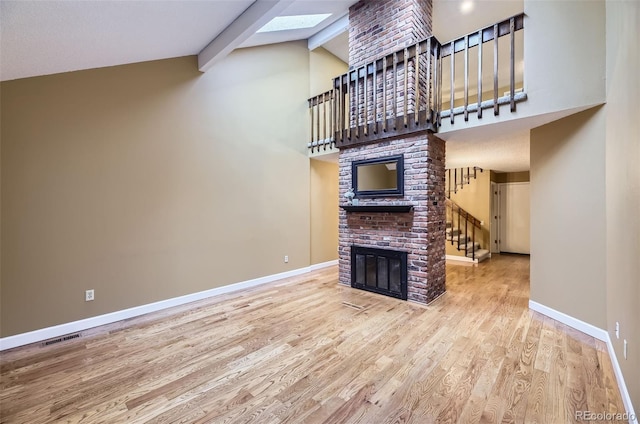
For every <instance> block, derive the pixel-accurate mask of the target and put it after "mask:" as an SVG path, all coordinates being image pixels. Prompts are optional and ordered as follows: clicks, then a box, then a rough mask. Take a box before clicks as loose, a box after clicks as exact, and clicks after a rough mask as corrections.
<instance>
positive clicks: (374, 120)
mask: <svg viewBox="0 0 640 424" xmlns="http://www.w3.org/2000/svg"><path fill="white" fill-rule="evenodd" d="M571 3H572V2H560V3H557V2H535V1H525V3H524V5H525V8H524V9H525V10H524V13H521V14H518V15H515V16H512V17H509V18H507V19H504V20H501V21H499V22H495V23H493V24H491V25H488V26H486V27H483V28H479V29H478V30H476V31H473V32H470V33H468V34H465V35H462V36H460V37H458V38H456V39H453V40H451V41H447V42H444V43H443V42H440V41H439V40H438V39H436V38H435V37H433V36H432V37H429V38H427V39H425V40H422V41H420V42H418V43H416V44H414V45H411V46H408V47H406V48H404V49H401V50H398V51H396V52H393V53H391V54H388V55H386V56H383V57H379V58H376V59H375V60H373V61H371V62H370V63H367V64H365V65H363V66H361V67H359V68H352V69H350V70H349V71H348V72H346V73H344V74H342V75H339V76H337V77H335V78H334V79H333V84H332V88H331V89H330V90H329V91H327V92H325V93H322V94H320V95H316V96H313V97H311V98H310V99H309V100H308V102H309V111H310V112H309V116H310V124H311V126H310V136H309V138H310V139H309V140H308V147H309V148H310V153H311V154H312V155H315V154H318V152H321V154H324V153H326V152H331V151H335V149H340V148H344V147H349V146H352V145H358V144H366V143H370V142H375V141H378V140H383V139H387V138H394V137H402V136H405V135H408V134H413V133H420V132H426V131H432V132H437V133H439V135H440V137H442V138H444V139H447V138H448V135H449V134H453V133H456V132H458V131H464V130H470V129H473V128H475V127H480V126H487V125H492V124H505V123H509V125H510V126H511V127H513V126H516V127H521V129H524V128H533V127H535V126H538V125H542V124H544V123H547V122H550V121H552V120H554V119H558V118H560V117H562V116H566V115H569V114H572V113H575V112H577V111H580V110H584V109H586V108H588V107H592V106H594V105H596V104H599V103H602V102H604V100H605V90H604V63H605V60H604V59H605V56H604V55H605V50H604V41H603V40H604V22H603V19H602V14H604V10H600V9H603V6H602V5H601V4H600V3H599V2H593V3H589V4H585V3H584V2H581V3H580V4H571ZM585 28H589V31H585Z"/></svg>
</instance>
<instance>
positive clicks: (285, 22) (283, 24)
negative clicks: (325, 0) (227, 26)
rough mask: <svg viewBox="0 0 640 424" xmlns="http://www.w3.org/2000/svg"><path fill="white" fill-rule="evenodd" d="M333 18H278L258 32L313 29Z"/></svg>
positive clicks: (304, 16) (311, 16) (324, 14)
mask: <svg viewBox="0 0 640 424" xmlns="http://www.w3.org/2000/svg"><path fill="white" fill-rule="evenodd" d="M329 16H331V13H322V14H317V15H296V16H276V17H275V18H273V19H271V20H270V21H269V22H267V24H266V25H265V26H263V27H262V28H260V29H259V30H258V31H257V32H274V31H288V30H292V29H305V28H313V27H314V26H316V25H318V24H319V23H320V22H322V21H324V20H325V19H327V18H328V17H329Z"/></svg>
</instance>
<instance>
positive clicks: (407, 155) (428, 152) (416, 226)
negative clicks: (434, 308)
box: [339, 0, 446, 304]
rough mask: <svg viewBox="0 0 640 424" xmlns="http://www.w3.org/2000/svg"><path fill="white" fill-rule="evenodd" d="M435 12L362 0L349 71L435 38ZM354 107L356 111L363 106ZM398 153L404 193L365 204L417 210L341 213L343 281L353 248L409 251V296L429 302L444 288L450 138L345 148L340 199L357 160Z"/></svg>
mask: <svg viewBox="0 0 640 424" xmlns="http://www.w3.org/2000/svg"><path fill="white" fill-rule="evenodd" d="M431 10H432V9H431V1H430V0H362V1H360V2H358V3H356V4H355V5H353V6H351V8H350V9H349V66H350V69H355V68H358V67H361V66H363V65H365V64H366V63H369V62H372V61H373V60H375V59H378V58H380V57H382V56H383V55H386V54H390V53H393V52H395V51H397V50H401V49H403V48H404V47H409V46H411V45H414V44H415V43H416V42H418V41H421V40H424V39H426V38H427V37H428V36H430V35H431ZM410 85H411V84H410ZM410 89H411V88H410ZM408 95H409V96H411V95H413V94H412V93H411V92H409V93H408ZM352 97H355V96H352ZM401 101H404V99H401ZM351 107H352V110H357V108H358V107H359V106H357V105H355V104H352V105H351ZM352 115H355V116H359V114H358V113H353V114H352ZM352 119H360V120H361V118H360V117H358V118H352ZM369 119H373V117H369ZM361 123H362V122H361ZM397 154H402V155H404V163H405V165H404V185H405V187H404V197H403V198H400V199H398V198H382V197H381V198H374V199H361V200H360V204H361V205H362V204H369V203H372V204H398V203H404V204H411V205H412V206H413V211H412V212H411V213H408V214H393V213H379V214H373V213H362V212H359V213H349V214H347V213H346V212H345V211H344V210H340V224H339V264H340V265H339V267H340V274H339V280H340V283H342V284H346V285H350V284H351V258H350V254H351V246H353V245H359V246H365V247H367V246H368V247H374V248H382V249H392V250H402V251H406V252H407V253H408V270H407V272H408V287H407V288H408V300H411V301H415V302H418V303H423V304H426V303H429V302H431V301H433V300H434V299H436V298H437V297H438V296H440V295H441V294H443V293H444V292H445V220H446V217H445V214H446V211H445V185H444V180H445V143H444V141H443V140H441V139H439V138H438V137H436V136H435V135H434V134H432V133H421V134H419V135H411V136H407V137H403V138H395V139H390V140H384V139H383V140H381V141H380V142H377V143H370V144H365V145H357V146H352V147H347V148H341V150H340V156H339V168H340V177H339V188H340V196H341V199H340V203H341V204H343V203H344V198H343V197H342V196H343V194H344V193H345V192H347V190H349V188H350V187H351V184H352V179H351V178H352V176H351V162H352V161H354V160H360V159H373V158H380V157H385V156H391V155H397Z"/></svg>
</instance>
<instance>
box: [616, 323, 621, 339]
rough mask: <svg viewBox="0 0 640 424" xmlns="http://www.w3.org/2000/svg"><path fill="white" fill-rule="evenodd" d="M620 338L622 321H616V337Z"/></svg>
mask: <svg viewBox="0 0 640 424" xmlns="http://www.w3.org/2000/svg"><path fill="white" fill-rule="evenodd" d="M619 338H620V323H619V322H618V321H616V339H619Z"/></svg>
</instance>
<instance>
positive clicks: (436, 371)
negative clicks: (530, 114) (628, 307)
mask: <svg viewBox="0 0 640 424" xmlns="http://www.w3.org/2000/svg"><path fill="white" fill-rule="evenodd" d="M528 278H529V260H528V258H527V257H519V256H497V257H496V256H494V258H493V259H491V260H489V261H487V262H485V263H483V264H481V266H477V267H474V266H463V265H447V289H448V291H447V293H446V294H445V295H444V296H442V297H441V298H439V299H438V300H436V301H435V302H434V303H433V304H432V305H430V306H428V307H424V306H420V305H416V304H412V303H407V302H403V301H399V300H395V299H392V298H388V297H384V296H380V295H375V294H371V293H367V292H364V291H358V290H354V289H351V288H348V287H341V286H338V284H337V269H336V267H333V268H328V269H325V270H322V271H317V272H313V273H310V274H305V275H303V276H300V277H295V278H290V279H287V280H282V281H280V282H277V283H272V284H269V285H265V286H262V287H259V288H256V289H252V290H247V291H243V292H238V293H235V294H229V295H225V296H221V297H217V298H214V299H209V300H205V301H201V302H197V303H193V304H190V305H185V306H183V307H179V308H174V309H172V310H170V311H163V312H162V313H156V314H150V315H147V316H144V317H139V318H136V319H132V320H129V321H128V322H122V323H118V324H113V325H110V326H106V327H102V328H99V329H96V330H93V331H87V332H84V334H83V337H82V338H79V339H75V340H71V341H68V342H64V343H61V344H58V345H52V346H49V347H41V346H26V347H22V348H18V349H14V350H11V351H6V352H3V353H2V359H1V365H2V378H1V382H0V384H1V386H0V387H1V389H2V393H1V394H0V407H1V412H0V417H1V418H0V421H1V422H3V423H45V422H70V423H76V422H82V423H141V422H149V423H165V422H167V423H168V422H181V423H227V422H229V423H261V424H262V423H367V424H369V423H405V422H407V423H421V424H422V423H454V422H460V423H497V422H511V423H525V422H526V423H534V422H535V423H569V422H575V421H576V415H575V412H576V411H587V410H588V411H591V412H594V413H602V412H624V407H623V405H622V401H621V397H620V394H619V391H618V388H617V385H616V380H615V376H614V374H613V371H612V366H611V362H610V359H609V356H608V354H607V350H606V347H605V345H604V344H603V343H602V342H600V341H597V340H594V339H593V338H591V337H589V336H586V335H584V334H582V333H580V332H578V331H575V330H572V329H571V328H569V327H566V326H564V325H562V324H560V323H558V322H555V321H553V320H551V319H549V318H547V317H544V316H542V315H539V314H537V313H535V312H532V311H530V310H529V309H528V306H527V305H528V296H529V280H528Z"/></svg>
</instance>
